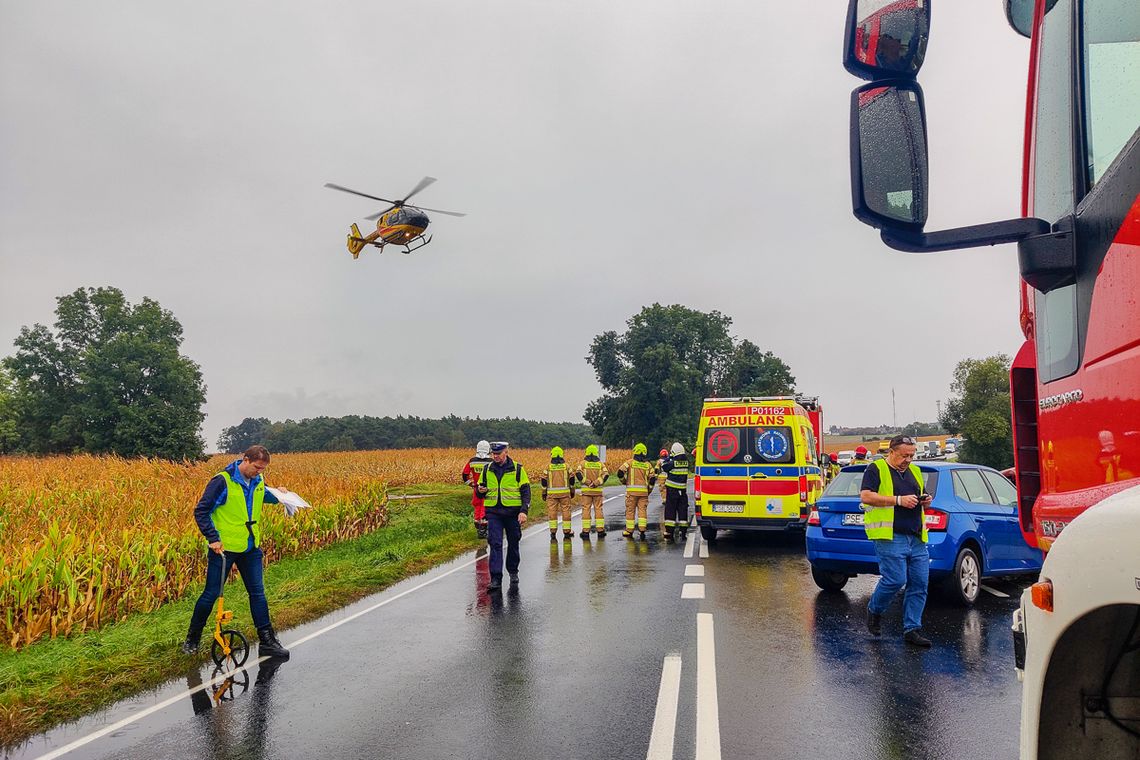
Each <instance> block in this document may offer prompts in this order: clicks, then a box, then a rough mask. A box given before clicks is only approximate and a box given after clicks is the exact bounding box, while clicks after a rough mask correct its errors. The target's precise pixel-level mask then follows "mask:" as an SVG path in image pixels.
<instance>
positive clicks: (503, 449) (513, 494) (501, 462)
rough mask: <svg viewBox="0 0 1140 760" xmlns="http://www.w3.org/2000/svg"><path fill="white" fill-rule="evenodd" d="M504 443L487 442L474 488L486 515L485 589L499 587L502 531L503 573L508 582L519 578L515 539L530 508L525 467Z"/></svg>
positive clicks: (524, 522)
mask: <svg viewBox="0 0 1140 760" xmlns="http://www.w3.org/2000/svg"><path fill="white" fill-rule="evenodd" d="M507 445H508V444H507V443H506V442H505V441H496V442H495V443H492V444H491V463H490V464H489V465H487V466H486V467H484V468H483V475H482V476H481V477H480V478H479V486H478V488H477V490H478V491H479V495H481V496H482V497H483V503H484V506H485V508H486V515H487V541H488V543H489V544H490V546H491V551H490V557H489V558H488V562H487V564H488V567H489V568H490V576H491V582H490V583H489V584H487V590H488V591H498V590H499V589H501V588H502V587H503V534H506V537H507V573H508V574H509V575H510V577H511V583H512V584H513V583H518V580H519V541H521V540H522V526H524V525H526V513H527V511H529V510H530V480H529V479H528V478H527V475H526V469H524V468H523V466H522V465H521V464H519V463H516V462H515V461H514V460H513V459H511V458H510V456H508V455H507Z"/></svg>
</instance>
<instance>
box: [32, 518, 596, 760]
mask: <svg viewBox="0 0 1140 760" xmlns="http://www.w3.org/2000/svg"><path fill="white" fill-rule="evenodd" d="M616 498H618V497H617V496H611V497H610V498H608V499H605V500H604V501H602V504H605V503H606V502H610V501H613V500H614V499H616ZM581 512H582V510H581V508H579V509H578V510H576V511H575V512H573V513H572V514H571V517H573V516H574V515H576V514H581ZM546 532H547V529H546V526H545V525H539V526H536V527H535V528H533V529H531V530H530V531H528V532H526V533H524V534H523V537H522V539H521V540H525V539H527V538H530V537H531V536H537V535H539V534H540V533H546ZM484 556H485V555H484ZM481 559H483V557H473V558H472V559H469V560H467V561H466V562H464V563H463V564H461V565H456V566H455V567H453V568H451V569H450V570H448V571H447V572H443V573H440V574H439V575H436V576H434V577H432V578H428V579H427V580H426V581H424V582H423V583H420V584H419V585H417V586H413V587H412V588H410V589H408V590H407V591H401V592H400V593H399V594H396V595H395V596H392V597H389V598H387V599H385V600H383V601H381V602H377V603H376V604H374V605H372V606H371V607H369V608H367V609H363V610H360V611H359V612H356V613H354V614H352V615H349V616H348V617H346V618H344V619H343V620H338V621H337V622H335V623H333V624H331V625H327V626H325V627H324V628H322V629H320V630H319V631H315V632H313V633H310V634H309V635H308V636H303V637H301V638H299V639H297V640H296V641H294V642H292V643H290V644H286V648H287V649H295V648H296V647H299V646H301V645H302V644H304V643H306V642H307V641H309V640H311V639H315V638H316V637H317V636H320V635H321V634H322V633H328V632H329V631H331V630H333V629H334V628H339V627H340V626H342V625H344V624H345V623H347V622H349V621H351V620H356V619H357V618H358V617H360V616H361V615H366V614H368V613H369V612H372V611H373V610H376V609H379V608H381V607H383V606H384V605H386V604H390V603H391V602H394V601H396V600H397V599H400V598H402V597H405V596H407V595H408V594H410V593H412V592H413V591H419V590H420V589H421V588H424V587H425V586H430V585H431V584H433V583H435V582H436V581H438V580H440V579H442V578H446V577H447V576H449V575H451V574H452V573H457V572H459V571H460V570H462V569H463V568H465V567H470V566H471V565H473V564H475V563H476V562H478V561H479V560H481ZM268 659H269V658H268V657H259V658H257V659H256V660H254V661H253V662H249V663H246V665H244V666H243V667H244V668H249V667H252V666H253V665H257V664H259V663H261V662H264V661H265V660H268ZM226 678H227V676H226V675H220V676H218V677H217V678H213V679H211V680H209V681H207V682H206V683H203V684H202V685H201V686H199V687H197V688H195V689H190V690H189V691H184V692H182V693H180V694H175V695H174V696H173V697H169V698H168V699H165V700H163V701H162V702H159V703H158V704H156V705H151V706H150V707H147V708H145V709H143V710H140V711H138V712H137V713H133V714H132V715H128V716H127V717H125V718H123V719H122V720H119V721H116V722H114V723H112V724H111V725H109V726H104V727H103V728H101V729H99V730H98V731H94V732H92V733H90V734H88V735H87V736H84V737H81V738H79V739H76V740H75V741H73V742H71V743H70V744H65V745H64V746H62V747H60V748H59V749H56V750H53V751H51V752H49V753H47V754H46V755H41V756H40V757H39V758H38V759H37V760H53V758H56V757H61V756H63V755H66V754H67V753H68V752H72V751H74V750H77V749H79V748H80V747H82V746H84V745H87V744H90V743H91V742H93V741H95V740H96V739H100V738H102V737H104V736H106V735H107V734H110V733H114V732H115V731H118V730H119V729H120V728H123V727H125V726H129V725H130V724H132V723H134V722H135V721H138V720H141V719H142V718H145V717H146V716H148V715H151V714H153V713H156V712H158V711H159V710H162V709H163V708H166V707H169V706H170V705H172V704H174V703H175V702H177V701H179V700H180V699H185V698H186V697H189V696H190V695H191V694H196V693H197V692H199V691H202V690H203V689H208V688H210V687H211V686H215V685H217V684H220V683H221V682H222V681H224V680H226Z"/></svg>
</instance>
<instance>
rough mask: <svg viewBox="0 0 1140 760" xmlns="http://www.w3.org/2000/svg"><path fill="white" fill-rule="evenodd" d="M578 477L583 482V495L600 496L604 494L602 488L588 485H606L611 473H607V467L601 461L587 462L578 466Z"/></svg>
mask: <svg viewBox="0 0 1140 760" xmlns="http://www.w3.org/2000/svg"><path fill="white" fill-rule="evenodd" d="M578 475H579V476H580V478H579V479H580V480H581V481H582V493H583V494H585V495H587V496H598V495H599V494H601V493H602V487H601V486H596V487H595V486H588V485H586V484H587V483H594V482H600V483H604V482H605V480H606V476H607V475H609V473H608V472H606V466H605V464H604V463H602V462H601V461H597V462H591V461H589V460H586V461H585V462H582V463H581V464H580V465H578Z"/></svg>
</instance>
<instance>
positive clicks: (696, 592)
mask: <svg viewBox="0 0 1140 760" xmlns="http://www.w3.org/2000/svg"><path fill="white" fill-rule="evenodd" d="M681 598H682V599H704V598H705V584H703V583H682V584H681Z"/></svg>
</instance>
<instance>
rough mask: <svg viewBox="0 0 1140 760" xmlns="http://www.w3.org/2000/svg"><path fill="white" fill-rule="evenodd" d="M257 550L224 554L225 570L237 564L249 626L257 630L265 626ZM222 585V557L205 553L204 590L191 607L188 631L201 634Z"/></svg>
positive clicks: (266, 606) (266, 607)
mask: <svg viewBox="0 0 1140 760" xmlns="http://www.w3.org/2000/svg"><path fill="white" fill-rule="evenodd" d="M261 556H262V555H261V549H251V550H250V551H248V552H225V563H226V570H229V569H230V568H231V567H233V566H234V565H237V568H238V573H240V574H241V580H242V582H243V583H245V590H246V591H247V592H248V593H249V613H250V614H251V615H252V616H253V624H254V625H255V626H256V627H258V628H264V627H265V626H267V625H269V602H268V601H266V599H265V584H264V583H263V581H262V577H261ZM221 583H222V555H221V554H218V553H217V552H214V551H209V550H207V552H206V590H205V591H203V592H202V595H201V596H200V597H198V601H197V603H196V604H195V605H194V614H193V615H192V616H191V617H190V630H191V631H201V630H202V629H203V628H205V627H206V622H207V621H208V620H209V619H210V611H211V610H213V609H214V602H216V601H217V600H218V592H219V591H220V590H221Z"/></svg>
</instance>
